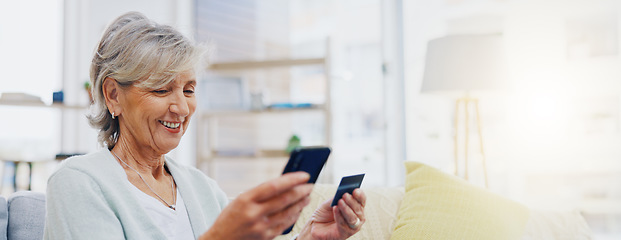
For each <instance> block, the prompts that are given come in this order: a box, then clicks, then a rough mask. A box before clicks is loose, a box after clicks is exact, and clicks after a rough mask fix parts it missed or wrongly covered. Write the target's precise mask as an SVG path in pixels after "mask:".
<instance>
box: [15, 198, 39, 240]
mask: <svg viewBox="0 0 621 240" xmlns="http://www.w3.org/2000/svg"><path fill="white" fill-rule="evenodd" d="M7 203H8V204H7V209H8V215H9V216H8V227H7V228H6V229H7V232H6V233H7V234H6V235H5V236H7V237H8V239H43V228H44V227H45V194H44V193H39V192H31V191H21V192H16V193H13V194H12V195H11V196H10V197H9V199H8V201H7Z"/></svg>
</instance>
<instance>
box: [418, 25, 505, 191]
mask: <svg viewBox="0 0 621 240" xmlns="http://www.w3.org/2000/svg"><path fill="white" fill-rule="evenodd" d="M503 51H504V49H503V44H502V35H500V34H480V35H455V36H447V37H443V38H438V39H434V40H431V41H429V43H428V45H427V57H426V64H425V73H424V77H423V85H422V88H421V92H423V93H427V92H457V93H458V94H459V97H458V98H457V100H456V101H455V119H454V124H455V129H454V131H455V132H454V143H455V145H454V154H455V175H459V168H460V164H459V149H460V148H459V140H460V136H459V133H460V129H459V127H460V124H461V122H460V121H461V120H460V106H462V105H463V107H464V114H465V116H463V121H464V122H463V127H464V128H465V129H464V131H465V136H463V138H464V145H463V151H464V152H463V167H464V175H463V177H464V178H465V179H466V180H468V178H469V176H468V166H469V164H468V147H469V145H468V143H469V142H468V139H469V137H470V132H469V131H470V128H469V126H470V123H469V120H470V118H471V117H470V112H469V109H470V107H474V112H475V113H474V114H475V116H474V117H475V121H476V127H477V131H478V132H477V133H478V135H479V145H480V152H481V160H482V161H481V163H482V168H483V174H484V176H483V177H484V180H485V186H486V187H487V186H488V178H487V166H486V163H485V153H484V150H483V135H482V134H481V117H480V114H479V100H478V99H477V98H475V97H471V96H470V95H469V94H470V93H471V92H472V91H479V90H492V89H500V88H502V84H503V80H505V77H504V64H503V63H504V53H503Z"/></svg>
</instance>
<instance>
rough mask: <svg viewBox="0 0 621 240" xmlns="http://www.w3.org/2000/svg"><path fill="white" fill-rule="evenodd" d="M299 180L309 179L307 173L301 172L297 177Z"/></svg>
mask: <svg viewBox="0 0 621 240" xmlns="http://www.w3.org/2000/svg"><path fill="white" fill-rule="evenodd" d="M299 178H300V179H301V180H308V179H310V174H308V173H307V172H301V174H300V175H299Z"/></svg>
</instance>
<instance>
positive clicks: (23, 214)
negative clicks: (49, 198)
mask: <svg viewBox="0 0 621 240" xmlns="http://www.w3.org/2000/svg"><path fill="white" fill-rule="evenodd" d="M405 167H406V182H405V186H404V187H377V188H365V187H363V190H364V191H365V193H366V195H367V202H366V208H365V216H366V218H367V221H366V223H365V224H364V225H363V226H362V228H361V230H360V232H358V233H357V234H355V235H354V236H352V237H351V238H350V239H477V240H480V239H495V240H497V239H527V240H531V239H533V240H534V239H591V238H592V237H591V233H590V229H589V227H588V225H587V224H586V222H585V221H584V219H583V218H582V216H581V215H580V213H579V212H576V211H573V212H547V211H538V210H534V209H529V208H527V207H526V206H524V205H522V204H520V203H517V202H514V201H512V200H510V199H507V198H504V197H502V196H499V195H497V194H494V193H492V192H490V191H488V190H486V189H482V188H478V187H476V186H473V185H471V184H469V183H467V182H466V181H464V180H462V179H460V178H457V177H454V176H452V175H448V174H445V173H443V172H441V171H439V170H437V169H434V168H432V167H429V166H426V165H424V164H421V163H417V162H406V163H405ZM335 192H336V186H335V185H331V184H316V185H315V187H314V189H313V192H312V193H311V202H310V204H309V206H308V207H306V208H304V210H303V211H302V213H301V215H300V218H299V219H298V221H297V222H296V224H295V226H294V227H293V230H292V231H291V233H289V234H287V235H282V236H279V237H277V238H276V239H278V240H281V239H286V240H290V239H292V237H293V236H294V235H295V234H297V233H298V232H299V231H300V230H301V228H302V226H304V224H305V223H306V222H307V221H308V219H310V217H311V216H312V213H313V211H314V209H316V208H317V206H318V205H319V204H321V203H323V202H324V201H326V200H327V199H331V198H332V197H333V196H334V193H335ZM0 198H1V199H0V240H2V239H9V240H12V239H41V238H42V236H43V227H44V221H45V195H44V194H43V193H38V192H30V191H23V192H16V193H14V194H12V195H11V196H9V198H8V200H5V199H4V198H3V197H0Z"/></svg>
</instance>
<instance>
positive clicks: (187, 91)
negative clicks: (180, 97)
mask: <svg viewBox="0 0 621 240" xmlns="http://www.w3.org/2000/svg"><path fill="white" fill-rule="evenodd" d="M183 92H184V93H185V94H194V90H183Z"/></svg>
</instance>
